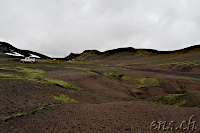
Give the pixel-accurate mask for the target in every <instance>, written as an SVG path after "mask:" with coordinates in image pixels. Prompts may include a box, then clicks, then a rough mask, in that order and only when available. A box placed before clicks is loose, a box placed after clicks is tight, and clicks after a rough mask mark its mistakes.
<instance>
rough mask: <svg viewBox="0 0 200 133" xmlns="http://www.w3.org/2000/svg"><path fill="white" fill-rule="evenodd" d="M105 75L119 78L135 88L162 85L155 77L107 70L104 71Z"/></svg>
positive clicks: (114, 78)
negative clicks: (134, 75) (133, 75)
mask: <svg viewBox="0 0 200 133" xmlns="http://www.w3.org/2000/svg"><path fill="white" fill-rule="evenodd" d="M103 76H105V77H107V78H110V79H113V80H117V81H119V82H121V83H124V84H127V85H129V86H132V87H135V88H142V87H152V86H160V82H159V80H158V79H157V78H155V77H141V78H136V77H131V76H126V75H123V74H119V73H115V72H105V73H103Z"/></svg>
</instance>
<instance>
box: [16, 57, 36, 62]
mask: <svg viewBox="0 0 200 133" xmlns="http://www.w3.org/2000/svg"><path fill="white" fill-rule="evenodd" d="M20 61H21V62H22V63H25V62H30V63H35V58H34V57H25V58H24V59H21V60H20Z"/></svg>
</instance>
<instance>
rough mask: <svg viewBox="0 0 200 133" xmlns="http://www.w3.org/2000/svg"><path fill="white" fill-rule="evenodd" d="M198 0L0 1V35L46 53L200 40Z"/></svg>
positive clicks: (178, 44) (171, 46)
mask: <svg viewBox="0 0 200 133" xmlns="http://www.w3.org/2000/svg"><path fill="white" fill-rule="evenodd" d="M199 5H200V1H199V0H176V1H175V0H140V1H138V0H42V1H41V0H1V1H0V16H1V17H0V40H1V41H6V42H8V43H10V44H12V45H13V46H15V47H17V48H20V49H29V50H32V51H36V52H40V53H43V54H46V55H48V56H52V57H64V56H67V55H68V54H69V53H70V52H75V53H76V52H77V53H79V52H82V51H83V50H86V49H97V50H100V51H105V50H108V49H113V48H118V47H134V48H152V49H158V50H175V49H180V48H184V47H187V46H191V45H195V44H199V43H200V37H199V35H200V8H199Z"/></svg>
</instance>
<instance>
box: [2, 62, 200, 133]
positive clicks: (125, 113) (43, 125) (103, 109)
mask: <svg viewBox="0 0 200 133" xmlns="http://www.w3.org/2000/svg"><path fill="white" fill-rule="evenodd" d="M0 63H1V64H0V74H1V73H3V74H14V75H17V76H18V77H23V76H24V75H26V74H25V73H22V72H18V71H15V70H9V69H6V70H5V69H1V68H2V67H7V66H9V67H15V66H21V67H25V68H29V69H40V70H43V71H45V72H46V73H45V74H43V75H42V78H44V79H45V78H50V79H57V80H62V81H66V82H68V83H71V84H74V85H76V86H78V87H81V88H83V89H85V90H84V91H77V90H72V89H70V88H64V87H62V86H59V85H56V84H50V83H46V82H40V80H41V81H42V79H40V78H38V79H34V80H30V79H28V78H12V77H5V76H1V75H0V103H1V106H0V118H6V117H7V118H8V116H12V117H11V118H9V119H6V120H5V119H4V120H3V119H1V121H0V132H2V133H7V132H20V133H27V132H30V133H35V132H53V133H57V132H61V133H66V132H81V133H82V132H85V133H88V132H111V133H114V132H120V133H121V132H127V133H128V132H130V133H142V132H144V133H149V132H152V133H155V132H166V133H167V132H169V133H172V132H174V133H176V132H194V133H199V132H200V119H199V118H200V108H199V105H200V100H199V99H200V95H199V94H200V82H199V80H200V78H199V77H198V76H197V77H196V76H191V74H194V73H193V71H194V69H193V70H192V72H191V71H189V69H188V70H186V71H184V72H183V71H179V70H177V69H172V68H170V69H171V70H169V68H166V67H165V68H166V69H159V70H164V72H163V71H151V70H149V69H150V68H154V67H152V66H148V67H149V68H145V67H139V65H138V66H137V67H138V68H136V67H135V68H134V66H128V65H124V66H123V65H119V64H118V66H117V65H113V64H114V62H111V64H110V65H113V66H114V67H111V66H107V67H106V66H100V64H101V62H98V63H94V64H92V65H91V64H88V62H79V63H76V62H74V63H68V62H60V64H56V62H53V63H52V62H50V63H49V62H39V61H38V62H37V63H36V64H20V63H18V62H17V61H5V60H3V61H0ZM112 63H113V64H112ZM104 65H106V63H105V62H104ZM122 67H123V68H122ZM127 67H128V68H127ZM129 68H131V69H129ZM155 68H156V67H155ZM155 68H154V70H155ZM180 69H182V68H180ZM106 72H113V73H116V75H117V74H120V76H105V75H104V74H105V73H106ZM173 72H174V73H173ZM196 74H199V73H196ZM123 76H129V77H134V78H136V79H138V78H143V79H147V80H148V79H149V78H156V79H157V80H158V81H159V85H151V82H153V81H151V82H150V83H149V82H148V83H147V84H145V86H143V87H140V86H139V85H138V86H137V84H138V82H139V81H134V82H133V81H132V80H131V81H125V80H124V79H123V78H122V77H123ZM129 82H130V84H128V83H129ZM143 84H144V83H143V81H141V83H140V85H143ZM183 90H185V91H183ZM60 94H64V95H68V96H70V98H71V99H74V100H76V101H78V103H64V102H63V101H59V100H57V99H55V98H54V97H55V96H59V95H60ZM172 94H175V95H180V98H184V99H185V100H186V101H187V102H186V103H184V104H183V105H182V104H180V106H178V107H177V106H172V105H162V104H157V103H153V100H152V99H155V98H157V97H159V96H166V95H172ZM25 112H26V114H23V113H25ZM16 114H23V115H20V116H19V115H18V116H15V115H16ZM193 115H195V117H193V119H192V122H193V123H194V122H195V124H196V125H195V127H196V129H195V130H194V131H192V130H193V129H192V126H193V123H190V129H186V127H187V126H188V123H189V120H190V118H191V117H192V116H193ZM153 121H156V123H157V124H156V125H153V124H152V122H153ZM159 121H162V122H164V121H166V122H167V124H166V126H165V128H166V129H165V131H164V130H163V125H161V128H160V129H159V124H158V122H159ZM171 121H174V122H173V124H172V125H170V124H169V123H170V122H171ZM184 121H187V123H183V127H184V128H185V130H184V129H175V128H176V127H180V125H181V123H182V122H184ZM173 126H174V128H173V129H171V130H169V129H167V127H170V128H172V127H173ZM156 127H157V130H155V128H156ZM158 129H159V131H158Z"/></svg>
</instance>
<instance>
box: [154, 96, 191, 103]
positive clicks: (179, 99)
mask: <svg viewBox="0 0 200 133" xmlns="http://www.w3.org/2000/svg"><path fill="white" fill-rule="evenodd" d="M183 96H184V94H168V95H164V96H158V97H156V98H155V99H154V100H153V102H154V103H159V104H165V105H174V106H182V105H184V104H186V103H187V102H188V101H187V100H186V99H184V98H183Z"/></svg>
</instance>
